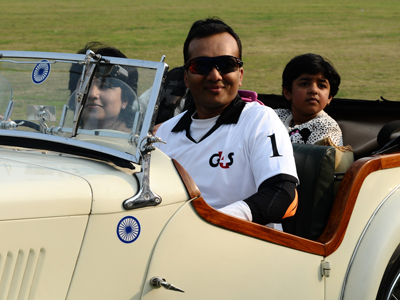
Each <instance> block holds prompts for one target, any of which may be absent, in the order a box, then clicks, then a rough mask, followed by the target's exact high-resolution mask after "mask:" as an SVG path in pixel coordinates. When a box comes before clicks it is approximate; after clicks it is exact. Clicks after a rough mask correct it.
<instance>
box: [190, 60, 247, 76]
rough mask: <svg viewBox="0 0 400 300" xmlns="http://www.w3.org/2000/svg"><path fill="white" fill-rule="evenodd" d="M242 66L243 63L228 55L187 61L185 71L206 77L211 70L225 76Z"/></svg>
mask: <svg viewBox="0 0 400 300" xmlns="http://www.w3.org/2000/svg"><path fill="white" fill-rule="evenodd" d="M241 66H243V62H242V61H241V60H240V59H239V58H237V57H235V56H230V55H223V56H216V57H207V56H200V57H195V58H192V59H190V60H188V61H187V62H186V63H185V68H186V70H189V71H190V72H191V73H193V74H199V75H208V74H209V73H210V72H211V71H212V69H213V68H215V69H217V71H218V72H219V73H220V74H221V75H222V74H227V73H231V72H235V71H237V69H238V68H239V67H241Z"/></svg>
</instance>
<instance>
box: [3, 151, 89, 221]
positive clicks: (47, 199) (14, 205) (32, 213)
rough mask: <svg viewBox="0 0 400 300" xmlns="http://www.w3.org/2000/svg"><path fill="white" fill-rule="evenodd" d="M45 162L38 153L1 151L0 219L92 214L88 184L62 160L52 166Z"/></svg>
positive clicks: (44, 157)
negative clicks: (63, 166)
mask: <svg viewBox="0 0 400 300" xmlns="http://www.w3.org/2000/svg"><path fill="white" fill-rule="evenodd" d="M45 161H46V155H45V154H41V153H40V152H38V151H24V150H22V151H21V150H13V149H1V150H0V176H1V181H0V189H1V191H2V197H1V199H0V220H12V219H15V220H17V219H27V218H43V217H55V216H70V215H84V214H85V215H87V214H89V212H90V209H91V204H92V190H91V187H90V185H89V184H88V183H87V181H86V180H84V179H83V178H81V177H80V176H77V175H75V174H73V173H72V172H69V171H67V170H65V169H64V170H63V168H62V167H60V166H61V165H62V163H61V162H60V161H57V164H56V165H53V166H51V167H50V166H48V165H47V166H46V163H45ZM22 186H23V188H21V187H22ZM72 187H73V188H72ZM66 190H70V192H69V193H65V192H61V191H66Z"/></svg>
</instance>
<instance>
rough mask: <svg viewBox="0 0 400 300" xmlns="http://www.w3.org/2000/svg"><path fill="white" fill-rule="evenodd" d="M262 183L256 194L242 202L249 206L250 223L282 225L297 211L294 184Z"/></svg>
mask: <svg viewBox="0 0 400 300" xmlns="http://www.w3.org/2000/svg"><path fill="white" fill-rule="evenodd" d="M268 181H269V180H266V181H264V182H263V183H262V184H261V185H260V187H259V188H258V191H257V193H255V194H253V195H251V196H250V197H248V198H247V199H245V200H244V202H245V203H246V204H247V205H248V206H249V208H250V211H251V215H252V221H253V222H255V223H258V224H263V225H265V224H267V223H282V220H283V219H286V218H288V217H291V216H293V215H294V214H295V213H296V210H297V192H296V183H295V182H293V181H287V180H285V181H277V182H274V183H271V184H270V183H268Z"/></svg>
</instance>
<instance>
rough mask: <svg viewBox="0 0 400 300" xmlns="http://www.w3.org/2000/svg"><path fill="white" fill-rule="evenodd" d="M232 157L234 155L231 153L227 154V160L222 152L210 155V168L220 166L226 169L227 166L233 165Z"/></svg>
mask: <svg viewBox="0 0 400 300" xmlns="http://www.w3.org/2000/svg"><path fill="white" fill-rule="evenodd" d="M233 155H234V153H233V152H231V153H229V154H228V156H227V158H225V156H224V155H223V154H222V151H219V152H218V153H215V154H213V155H211V157H210V166H211V167H213V168H216V167H218V166H220V167H221V168H223V169H228V168H229V166H231V165H232V164H233Z"/></svg>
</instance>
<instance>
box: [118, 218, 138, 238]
mask: <svg viewBox="0 0 400 300" xmlns="http://www.w3.org/2000/svg"><path fill="white" fill-rule="evenodd" d="M117 235H118V238H119V239H120V240H121V241H122V242H124V243H132V242H134V241H136V240H137V238H138V237H139V235H140V223H139V221H138V220H137V219H136V218H134V217H131V216H128V217H125V218H123V219H121V221H119V223H118V226H117Z"/></svg>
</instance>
